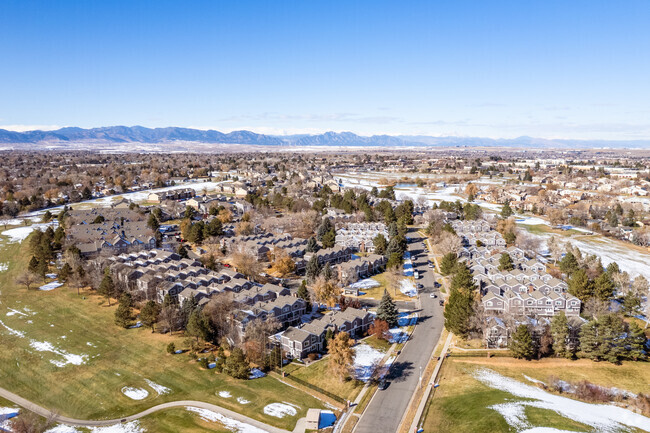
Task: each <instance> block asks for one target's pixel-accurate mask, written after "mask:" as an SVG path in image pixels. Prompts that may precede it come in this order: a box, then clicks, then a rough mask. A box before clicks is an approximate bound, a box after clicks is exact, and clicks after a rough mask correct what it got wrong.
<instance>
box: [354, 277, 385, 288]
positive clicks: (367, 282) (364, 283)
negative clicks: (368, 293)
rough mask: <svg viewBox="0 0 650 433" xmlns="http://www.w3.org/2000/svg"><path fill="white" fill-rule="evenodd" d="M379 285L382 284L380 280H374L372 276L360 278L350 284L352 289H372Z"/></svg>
mask: <svg viewBox="0 0 650 433" xmlns="http://www.w3.org/2000/svg"><path fill="white" fill-rule="evenodd" d="M379 286H381V284H379V281H377V280H373V279H372V278H366V279H363V280H359V281H357V282H356V283H352V284H350V286H349V287H350V288H351V289H372V288H375V287H379Z"/></svg>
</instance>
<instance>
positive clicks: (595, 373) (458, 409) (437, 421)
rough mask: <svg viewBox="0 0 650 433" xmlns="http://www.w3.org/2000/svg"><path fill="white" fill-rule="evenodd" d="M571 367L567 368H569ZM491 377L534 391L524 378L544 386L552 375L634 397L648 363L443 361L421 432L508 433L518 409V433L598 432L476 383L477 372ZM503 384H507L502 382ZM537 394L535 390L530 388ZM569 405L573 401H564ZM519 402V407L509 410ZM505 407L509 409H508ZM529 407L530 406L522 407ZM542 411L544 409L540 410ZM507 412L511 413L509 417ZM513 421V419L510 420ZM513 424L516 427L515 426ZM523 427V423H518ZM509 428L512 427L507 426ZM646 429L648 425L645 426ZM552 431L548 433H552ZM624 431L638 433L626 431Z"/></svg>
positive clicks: (645, 380) (646, 376) (645, 379)
mask: <svg viewBox="0 0 650 433" xmlns="http://www.w3.org/2000/svg"><path fill="white" fill-rule="evenodd" d="M568 366H570V367H571V368H567V367H568ZM485 369H489V371H494V372H497V373H500V374H501V375H503V376H505V377H512V378H514V379H516V380H517V381H519V382H522V383H523V384H525V385H529V386H530V385H533V386H534V384H532V382H530V381H529V380H528V379H527V378H525V377H524V375H526V376H529V377H531V378H533V379H537V380H543V381H546V380H548V377H549V376H550V375H553V376H555V377H558V378H560V379H563V380H570V381H577V380H581V379H587V380H589V381H591V382H593V383H596V384H598V385H602V386H607V387H611V386H617V387H618V388H621V389H626V390H628V391H632V392H639V391H641V390H643V389H644V388H645V391H647V384H648V381H649V380H650V368H648V364H647V363H624V364H623V365H621V366H615V365H612V364H608V365H606V364H604V363H594V362H591V361H586V360H581V361H575V362H573V361H568V360H562V359H545V360H543V361H539V362H538V361H520V360H515V359H512V358H490V359H487V358H455V357H451V358H449V359H448V360H446V361H445V363H444V364H443V368H442V370H441V373H440V387H439V388H437V389H436V391H435V393H434V394H433V397H432V399H431V400H430V402H429V403H428V405H427V409H426V411H425V416H424V423H423V428H424V431H436V432H458V431H462V432H485V431H490V432H504V433H505V432H510V431H513V427H515V425H517V420H516V417H515V418H511V419H510V420H508V419H507V418H506V417H504V415H502V414H501V413H499V412H498V411H497V410H496V409H495V408H494V407H495V405H503V406H501V407H499V406H496V408H497V409H500V410H503V411H504V413H505V414H511V415H512V414H513V413H516V412H517V409H518V408H519V409H520V410H522V411H523V412H522V413H521V415H520V418H521V417H523V420H524V421H523V423H520V424H519V428H514V430H516V431H520V430H522V428H525V427H523V426H524V424H525V425H527V426H528V427H531V426H532V427H533V428H534V427H546V428H553V429H559V430H565V431H582V432H595V431H600V430H597V429H594V428H593V427H592V426H590V425H587V424H586V423H584V420H580V421H583V422H580V421H579V420H576V419H575V418H573V417H567V416H564V415H562V414H560V413H559V412H557V411H555V410H552V409H549V408H545V407H540V405H537V406H534V405H529V404H530V403H531V402H533V401H535V399H534V398H532V397H531V398H522V397H517V396H516V395H513V394H511V393H510V392H506V391H504V390H502V389H497V388H494V387H491V386H488V385H487V384H486V383H484V382H483V381H481V380H479V379H477V377H476V374H477V372H480V371H485ZM506 380H507V379H506ZM534 389H536V388H534ZM567 401H572V400H569V399H568V398H567ZM517 402H522V403H524V405H523V406H516V407H515V406H513V405H516V404H517ZM506 403H507V404H506ZM525 403H529V404H525ZM541 406H543V405H541ZM509 410H510V412H509ZM513 416H514V415H513ZM513 420H514V421H513ZM519 421H521V419H520V420H519ZM509 422H510V424H509ZM648 422H649V424H648V425H649V426H650V419H649V420H648ZM551 431H552V430H551ZM622 431H631V432H635V431H642V430H640V429H638V428H637V429H635V428H629V429H628V430H622Z"/></svg>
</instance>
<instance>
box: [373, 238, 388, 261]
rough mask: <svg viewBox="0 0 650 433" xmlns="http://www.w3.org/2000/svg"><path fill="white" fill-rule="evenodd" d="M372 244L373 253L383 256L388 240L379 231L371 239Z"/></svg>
mask: <svg viewBox="0 0 650 433" xmlns="http://www.w3.org/2000/svg"><path fill="white" fill-rule="evenodd" d="M372 244H373V245H374V247H375V254H379V255H380V256H383V255H384V253H385V252H386V247H387V246H388V242H387V241H386V237H385V236H384V235H382V234H381V233H379V234H378V235H377V236H375V237H374V239H373V240H372Z"/></svg>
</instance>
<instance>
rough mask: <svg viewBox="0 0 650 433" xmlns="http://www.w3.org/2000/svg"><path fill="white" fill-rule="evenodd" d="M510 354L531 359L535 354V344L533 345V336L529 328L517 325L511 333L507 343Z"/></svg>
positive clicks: (518, 357)
mask: <svg viewBox="0 0 650 433" xmlns="http://www.w3.org/2000/svg"><path fill="white" fill-rule="evenodd" d="M509 349H510V352H511V353H512V356H513V357H514V358H517V359H528V360H530V359H532V358H533V356H535V346H534V345H533V337H532V336H531V335H530V330H529V329H528V326H526V325H519V326H517V330H516V331H515V333H514V334H513V335H512V339H511V340H510V344H509Z"/></svg>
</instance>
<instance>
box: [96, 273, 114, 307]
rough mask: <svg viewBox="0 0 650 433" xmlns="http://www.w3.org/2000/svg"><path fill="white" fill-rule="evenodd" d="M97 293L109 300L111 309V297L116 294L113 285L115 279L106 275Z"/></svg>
mask: <svg viewBox="0 0 650 433" xmlns="http://www.w3.org/2000/svg"><path fill="white" fill-rule="evenodd" d="M97 291H98V292H99V293H100V294H102V295H103V296H104V297H105V298H106V300H108V306H109V307H110V306H111V296H113V295H114V294H115V284H114V283H113V278H111V275H110V274H108V273H106V274H104V278H102V282H101V283H100V284H99V288H98V289H97Z"/></svg>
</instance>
